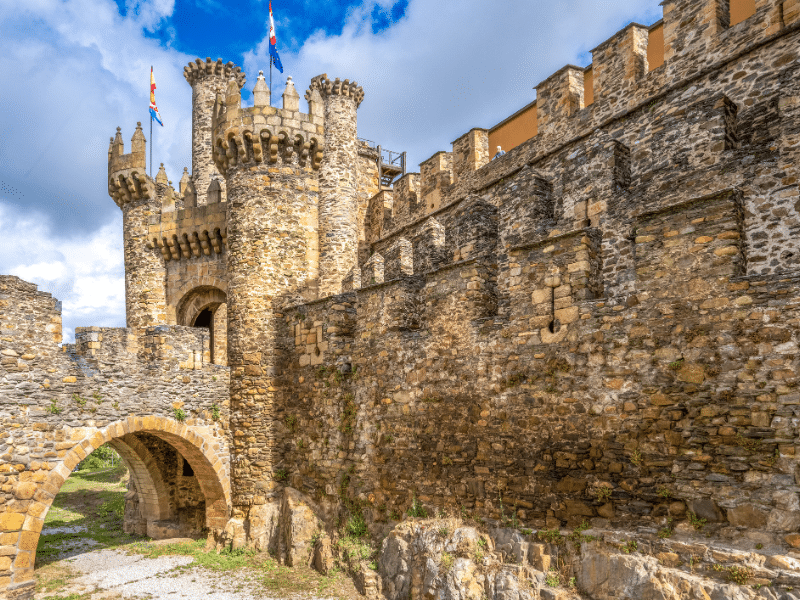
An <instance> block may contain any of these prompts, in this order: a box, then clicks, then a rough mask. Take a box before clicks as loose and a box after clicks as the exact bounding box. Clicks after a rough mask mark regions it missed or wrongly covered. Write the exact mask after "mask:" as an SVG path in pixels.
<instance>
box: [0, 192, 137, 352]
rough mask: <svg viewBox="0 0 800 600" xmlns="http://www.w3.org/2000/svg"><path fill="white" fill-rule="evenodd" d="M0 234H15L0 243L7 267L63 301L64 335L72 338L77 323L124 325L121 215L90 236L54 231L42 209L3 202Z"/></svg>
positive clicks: (5, 269)
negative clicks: (16, 207)
mask: <svg viewBox="0 0 800 600" xmlns="http://www.w3.org/2000/svg"><path fill="white" fill-rule="evenodd" d="M20 232H24V235H20ZM0 239H3V240H13V242H12V243H5V244H2V245H0V264H2V265H3V273H4V274H8V275H16V276H17V277H20V278H22V279H24V280H25V281H30V282H32V283H35V284H37V285H38V286H39V289H41V290H43V291H46V292H50V293H51V294H53V296H54V297H56V298H57V299H59V300H61V301H62V315H63V319H64V330H63V333H64V341H67V342H71V341H73V340H74V337H75V327H83V326H88V325H100V326H106V327H124V326H125V275H124V268H123V247H122V218H121V216H120V218H118V219H115V220H114V221H113V222H112V223H109V224H107V225H104V226H103V227H101V228H100V229H98V230H97V231H95V232H93V233H92V234H91V235H89V236H88V237H87V236H85V235H83V234H75V235H72V236H60V235H55V236H54V234H53V232H52V229H51V228H50V227H48V226H47V225H46V224H45V221H44V220H43V219H42V218H41V215H38V214H36V213H35V212H29V211H28V212H26V213H25V214H21V213H20V212H18V211H15V210H13V209H11V208H9V207H7V206H3V205H2V204H0Z"/></svg>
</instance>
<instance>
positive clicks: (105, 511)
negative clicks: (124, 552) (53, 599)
mask: <svg viewBox="0 0 800 600" xmlns="http://www.w3.org/2000/svg"><path fill="white" fill-rule="evenodd" d="M125 476H126V469H125V467H124V466H122V465H118V466H117V467H114V468H108V469H101V470H99V471H91V470H84V471H76V472H75V473H73V474H72V475H70V477H69V478H68V479H67V480H66V481H65V482H64V485H63V486H61V490H60V491H59V493H58V494H57V495H56V497H55V499H54V500H53V505H52V506H51V507H50V510H49V511H48V513H47V516H46V517H45V520H44V529H43V534H42V535H41V536H39V545H38V547H37V549H36V567H37V568H39V567H41V566H43V565H46V564H48V563H51V562H53V561H55V560H58V559H59V558H61V557H62V556H63V555H65V554H66V553H68V552H69V551H70V550H71V549H72V550H77V549H79V548H85V549H86V550H90V549H100V548H115V547H117V546H121V545H124V544H129V543H131V542H133V541H135V540H137V539H140V538H137V537H135V536H132V535H128V534H126V533H123V531H122V521H123V516H124V510H125V493H126V491H127V488H126V486H125V480H126V477H125ZM56 527H58V528H63V527H70V528H73V529H77V531H73V532H58V533H47V530H48V529H53V528H56Z"/></svg>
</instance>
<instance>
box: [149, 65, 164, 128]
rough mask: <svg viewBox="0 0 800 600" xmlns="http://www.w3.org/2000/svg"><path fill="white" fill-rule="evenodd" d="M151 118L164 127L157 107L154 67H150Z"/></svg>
mask: <svg viewBox="0 0 800 600" xmlns="http://www.w3.org/2000/svg"><path fill="white" fill-rule="evenodd" d="M150 118H151V119H155V120H156V122H157V123H158V124H159V125H161V126H162V127H163V126H164V123H162V122H161V115H160V114H159V112H158V107H157V106H156V78H155V77H154V76H153V67H150Z"/></svg>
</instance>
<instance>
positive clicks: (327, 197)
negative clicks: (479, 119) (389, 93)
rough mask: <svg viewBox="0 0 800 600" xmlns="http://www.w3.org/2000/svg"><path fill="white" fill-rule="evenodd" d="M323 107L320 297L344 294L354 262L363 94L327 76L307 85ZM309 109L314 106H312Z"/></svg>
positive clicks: (357, 89) (345, 83)
mask: <svg viewBox="0 0 800 600" xmlns="http://www.w3.org/2000/svg"><path fill="white" fill-rule="evenodd" d="M314 92H317V93H318V94H319V97H321V99H322V101H323V103H324V114H325V154H324V156H323V158H322V164H321V165H320V173H319V195H320V198H319V295H320V296H321V297H322V296H330V295H332V294H340V293H341V292H342V280H343V279H344V278H345V277H346V276H347V274H348V273H349V272H350V270H351V269H352V268H353V267H354V266H356V264H357V263H358V196H357V185H358V184H357V181H358V163H359V159H358V137H357V131H356V130H357V126H356V125H357V115H356V111H357V109H358V106H359V105H360V104H361V102H362V100H363V99H364V91H363V90H362V89H361V88H360V87H359V86H358V84H357V83H356V82H350V81H349V80H347V79H345V80H344V81H340V80H339V79H338V78H337V79H336V80H335V81H331V80H330V79H328V76H327V75H319V76H317V77H315V78H314V79H312V80H311V86H310V89H309V93H308V94H307V95H306V98H307V99H308V100H309V103H310V104H312V105H313V101H312V96H314ZM312 109H313V106H312Z"/></svg>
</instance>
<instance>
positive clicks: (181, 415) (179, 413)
mask: <svg viewBox="0 0 800 600" xmlns="http://www.w3.org/2000/svg"><path fill="white" fill-rule="evenodd" d="M173 413H174V416H175V420H176V421H179V422H181V423H183V422H184V421H185V420H186V413H185V412H184V410H183V409H182V408H176V409H174V410H173Z"/></svg>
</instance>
